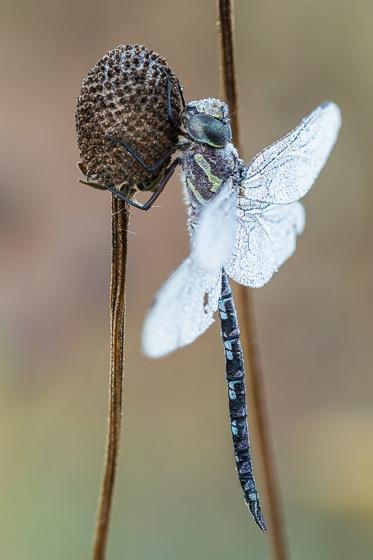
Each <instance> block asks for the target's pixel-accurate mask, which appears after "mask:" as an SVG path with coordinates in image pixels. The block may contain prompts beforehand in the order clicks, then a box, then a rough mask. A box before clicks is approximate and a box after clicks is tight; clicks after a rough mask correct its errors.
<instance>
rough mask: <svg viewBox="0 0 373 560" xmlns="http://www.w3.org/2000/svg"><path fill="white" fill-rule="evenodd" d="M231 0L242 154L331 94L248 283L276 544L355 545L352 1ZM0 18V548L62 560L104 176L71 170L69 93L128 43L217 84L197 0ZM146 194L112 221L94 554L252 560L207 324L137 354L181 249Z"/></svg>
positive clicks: (364, 436)
mask: <svg viewBox="0 0 373 560" xmlns="http://www.w3.org/2000/svg"><path fill="white" fill-rule="evenodd" d="M236 16H237V24H236V42H237V58H238V60H237V64H238V74H239V76H238V77H239V94H240V106H241V110H240V113H241V123H242V135H243V145H244V146H245V153H244V154H243V156H244V157H245V159H246V160H249V159H250V158H251V157H252V156H253V155H254V154H255V153H256V152H257V151H259V150H260V149H261V148H263V147H264V146H266V145H268V144H269V143H271V142H272V141H273V140H274V139H276V138H278V137H279V136H281V135H283V134H284V133H286V132H287V131H288V130H290V129H291V128H292V127H293V126H294V125H295V124H296V123H297V122H298V120H299V119H300V118H301V117H302V116H303V115H305V114H307V113H308V112H310V111H311V110H312V109H313V108H314V107H315V106H316V105H317V104H319V103H320V102H321V101H323V100H324V99H332V100H334V101H336V102H337V103H338V104H339V105H340V106H341V109H342V113H343V118H344V125H343V129H342V132H341V135H340V138H339V141H338V143H337V146H336V149H335V151H334V152H333V154H332V156H331V158H330V161H329V163H328V165H327V167H326V169H325V171H324V172H323V173H322V175H321V177H320V179H319V180H318V182H317V185H316V186H315V187H314V189H313V190H312V192H311V193H310V195H309V196H307V198H306V200H305V206H306V209H307V227H306V230H305V233H304V234H303V236H302V238H301V239H300V241H299V244H298V250H297V253H296V256H294V257H293V258H292V259H291V260H290V261H289V262H288V263H287V264H286V265H285V266H284V267H283V268H282V269H281V271H280V272H279V273H278V274H277V275H276V276H275V277H274V279H273V280H272V282H271V283H270V284H269V285H268V286H266V287H265V288H263V289H261V290H258V291H255V294H254V297H255V309H256V316H257V323H258V329H259V341H260V348H261V357H262V362H263V366H264V372H265V388H266V392H267V396H268V404H269V414H270V420H271V426H272V436H273V441H274V446H275V452H276V460H277V465H278V471H279V480H280V486H281V491H282V498H283V505H284V511H285V515H286V522H287V531H288V539H289V546H290V550H291V554H292V557H293V558H294V559H295V558H297V559H302V560H314V559H315V558H318V560H334V559H335V560H337V559H338V560H340V559H341V558H346V559H349V560H368V559H371V558H372V557H373V531H372V522H373V484H372V472H373V438H372V436H373V376H372V366H371V364H372V358H371V356H372V341H371V337H372V326H373V319H372V302H373V298H372V272H373V260H372V249H371V246H372V218H371V213H372V206H373V188H372V187H373V185H372V183H373V158H372V148H373V141H372V134H371V126H372V117H373V109H372V91H373V72H372V60H373V41H372V28H371V26H372V20H373V3H372V2H370V1H369V0H360V1H359V2H355V3H353V2H346V1H341V0H329V1H328V2H325V1H321V0H312V2H311V1H309V0H283V1H281V2H276V1H274V0H270V1H267V2H262V1H260V0H250V1H249V2H244V1H237V2H236ZM0 31H1V32H0V46H1V48H0V53H1V54H0V57H1V87H0V96H1V131H0V135H1V150H0V232H1V235H0V251H1V275H0V282H1V289H0V445H1V461H0V533H1V534H0V558H2V559H3V558H4V559H6V560H24V559H27V560H33V559H35V560H36V559H37V560H44V559H48V560H50V559H53V560H62V559H64V560H66V558H69V559H74V560H75V559H77V560H80V559H84V558H89V557H90V546H91V540H92V533H93V527H94V522H95V513H96V501H97V494H98V486H99V482H100V478H101V472H102V462H103V451H104V446H105V433H106V411H107V384H108V359H109V346H108V340H109V338H108V337H109V335H108V329H109V317H108V291H109V273H110V197H109V196H108V195H105V193H103V192H100V191H95V190H93V189H89V188H87V187H84V186H82V185H79V184H78V183H77V179H78V172H77V171H76V168H75V163H76V161H77V160H78V153H77V149H76V141H75V129H74V111H75V103H76V97H77V95H78V93H79V89H80V84H81V80H82V78H83V77H84V75H85V74H86V73H87V71H88V70H89V69H90V68H91V66H93V64H94V63H95V62H96V60H97V59H98V58H100V57H101V56H102V55H103V54H104V53H105V52H106V51H107V50H109V49H111V48H113V47H114V46H116V45H118V44H120V43H131V42H135V43H143V44H145V45H147V46H148V47H149V48H151V49H154V50H156V51H158V52H160V53H161V54H162V55H164V56H165V57H166V58H167V60H168V62H169V63H170V65H171V66H172V67H173V69H174V70H175V71H176V73H177V74H178V75H179V77H180V80H181V82H182V83H183V85H184V90H185V95H186V98H187V99H188V100H190V99H193V98H201V97H204V96H218V95H219V78H218V64H217V62H218V58H217V38H216V23H215V2H214V1H212V0H211V1H207V2H199V1H198V0H189V2H188V3H187V4H186V3H185V2H183V3H182V2H178V1H175V0H173V1H171V0H167V1H166V0H162V1H158V2H150V1H146V0H136V2H135V1H127V0H121V1H118V0H106V1H105V2H103V1H98V0H90V1H89V2H88V1H86V0H84V1H76V0H74V1H72V0H65V1H64V2H60V1H57V0H48V1H46V0H33V1H32V0H29V1H26V0H19V1H18V2H11V1H10V0H3V2H2V6H1V17H0ZM160 204H162V208H155V209H153V210H152V211H150V212H148V213H142V212H140V211H134V212H133V218H132V220H131V224H130V229H131V231H132V232H134V233H133V234H131V235H130V249H129V252H130V254H129V264H128V317H127V356H126V370H125V410H124V434H123V445H122V450H121V461H120V469H119V477H118V484H117V488H116V490H117V493H116V497H115V507H114V512H113V518H112V528H111V535H110V545H109V554H108V558H110V559H118V560H119V559H122V558H129V559H136V560H137V559H139V560H143V559H148V558H152V559H153V560H158V559H159V560H168V559H170V560H171V559H175V558H177V559H178V560H183V559H189V558H192V557H193V558H205V559H209V558H211V559H212V558H214V560H223V559H224V560H225V559H226V558H229V557H235V558H236V559H237V560H241V559H242V560H243V559H247V558H253V559H258V560H259V559H268V558H269V557H270V554H269V548H268V542H269V541H268V538H266V537H264V536H263V535H261V534H259V531H258V530H257V528H256V527H255V526H254V524H253V522H252V520H251V519H250V516H249V514H248V511H247V508H246V507H245V505H244V503H243V499H242V494H241V489H240V487H239V484H238V481H237V479H236V474H235V471H234V462H233V454H232V449H231V441H230V433H229V422H228V418H227V399H226V387H225V380H224V359H223V352H222V348H221V344H220V340H219V328H218V325H214V326H213V328H211V329H210V330H209V331H208V333H206V335H204V336H203V337H201V339H200V340H198V341H197V342H196V343H195V344H193V345H192V346H191V347H189V348H185V349H184V350H182V351H179V352H178V353H176V354H175V355H173V356H171V357H169V358H167V359H163V360H160V361H150V360H148V359H145V358H144V357H143V356H142V354H141V349H140V333H141V325H142V321H143V318H144V314H145V312H146V309H147V308H148V306H149V304H150V303H151V301H152V298H153V296H154V294H155V292H156V290H157V289H158V288H159V286H160V285H161V284H162V283H163V281H164V280H165V279H166V278H167V276H168V275H169V274H170V272H171V271H172V270H173V269H174V268H175V267H176V266H177V265H178V263H179V262H180V261H181V259H183V258H184V257H185V255H186V254H187V252H188V239H187V233H186V227H185V210H184V208H183V203H182V197H181V189H180V184H179V180H178V178H177V177H175V179H174V180H173V181H172V183H171V184H170V185H169V186H168V187H167V190H166V191H165V193H164V194H163V196H162V199H161V202H160ZM254 450H255V441H254ZM257 478H258V482H259V487H260V486H261V473H260V469H259V465H258V467H257Z"/></svg>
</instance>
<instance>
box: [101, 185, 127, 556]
mask: <svg viewBox="0 0 373 560" xmlns="http://www.w3.org/2000/svg"><path fill="white" fill-rule="evenodd" d="M128 221H129V213H128V211H127V209H126V207H125V205H124V203H123V202H121V201H120V200H118V199H117V198H115V197H114V196H113V197H112V215H111V229H112V260H111V284H110V383H109V411H108V433H107V443H106V457H105V467H104V474H103V478H102V483H101V494H100V498H99V505H98V512H97V524H96V531H95V537H94V547H93V560H104V559H105V556H106V545H107V540H108V533H109V525H110V513H111V506H112V500H113V491H114V483H115V473H116V468H117V463H118V454H119V447H120V435H121V426H122V403H123V364H124V341H125V337H124V326H125V311H126V268H127V230H128Z"/></svg>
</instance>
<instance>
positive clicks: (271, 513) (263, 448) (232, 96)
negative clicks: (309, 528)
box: [217, 0, 289, 560]
mask: <svg viewBox="0 0 373 560" xmlns="http://www.w3.org/2000/svg"><path fill="white" fill-rule="evenodd" d="M217 6H218V25H219V29H220V45H221V78H222V87H223V92H224V97H225V99H226V101H227V103H228V105H229V108H230V115H231V125H232V132H233V138H234V141H235V145H236V147H237V149H238V150H239V152H240V154H241V155H242V150H241V146H240V131H239V119H238V101H237V85H236V71H235V61H234V37H233V31H234V29H233V23H234V0H217ZM236 292H237V297H236V301H237V304H238V305H237V307H238V310H239V316H240V319H241V321H240V327H241V328H240V330H241V340H242V346H243V350H244V356H245V363H246V367H247V370H248V374H249V375H248V378H249V379H248V381H249V388H250V391H249V393H250V400H251V409H252V411H253V417H254V420H255V424H256V428H257V430H256V431H257V435H258V450H259V453H260V455H261V463H262V467H263V477H262V478H263V483H264V490H265V495H266V498H267V499H266V502H267V507H268V514H267V515H266V518H267V519H268V525H269V527H268V529H269V530H268V534H269V536H270V538H271V544H272V552H273V558H274V559H276V560H288V558H289V556H288V551H287V545H286V537H285V527H284V521H283V516H282V507H281V501H280V493H279V489H278V486H277V478H276V469H275V463H274V455H273V449H272V444H271V438H270V433H269V419H268V414H267V406H266V399H265V391H264V386H263V373H262V369H261V364H260V360H259V352H258V344H257V337H256V328H255V321H254V311H253V301H252V297H251V293H250V292H249V290H248V289H247V288H245V287H244V286H237V290H236Z"/></svg>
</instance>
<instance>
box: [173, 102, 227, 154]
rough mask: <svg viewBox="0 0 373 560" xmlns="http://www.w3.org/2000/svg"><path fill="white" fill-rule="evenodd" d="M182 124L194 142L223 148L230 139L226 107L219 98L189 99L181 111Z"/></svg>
mask: <svg viewBox="0 0 373 560" xmlns="http://www.w3.org/2000/svg"><path fill="white" fill-rule="evenodd" d="M183 125H184V127H185V131H186V133H187V135H188V136H189V138H190V139H191V140H193V141H194V142H198V143H201V144H207V145H208V146H211V147H212V148H223V147H224V146H225V145H226V144H227V143H228V142H230V141H231V139H232V131H231V126H230V123H229V116H228V107H227V105H226V103H224V102H223V101H220V100H219V99H212V98H209V99H200V100H199V101H191V102H190V103H188V105H187V106H186V108H185V110H184V112H183Z"/></svg>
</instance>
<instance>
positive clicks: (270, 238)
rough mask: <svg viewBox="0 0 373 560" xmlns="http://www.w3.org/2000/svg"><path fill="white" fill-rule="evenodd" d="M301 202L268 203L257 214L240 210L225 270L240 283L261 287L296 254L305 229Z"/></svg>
mask: <svg viewBox="0 0 373 560" xmlns="http://www.w3.org/2000/svg"><path fill="white" fill-rule="evenodd" d="M304 221H305V219H304V209H303V206H302V205H301V204H300V203H299V202H293V203H292V204H287V205H277V204H269V205H266V206H265V207H264V208H261V209H260V211H257V213H253V212H252V211H248V210H247V211H245V210H242V209H239V210H238V217H237V223H238V225H237V234H236V242H235V246H234V250H233V254H232V258H231V260H230V262H229V263H228V264H227V265H226V267H225V269H226V271H227V273H228V274H229V276H230V277H231V278H233V280H235V281H236V282H238V283H239V284H243V285H244V286H250V287H251V288H260V287H261V286H264V284H266V283H267V282H268V281H269V280H270V279H271V278H272V276H273V274H274V273H275V272H276V271H277V269H278V268H279V267H280V266H281V265H282V264H283V263H284V262H285V261H286V260H287V259H288V258H289V257H290V256H291V255H292V254H293V253H294V251H295V246H296V238H297V236H298V235H300V234H301V233H302V231H303V228H304Z"/></svg>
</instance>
